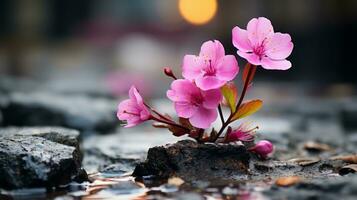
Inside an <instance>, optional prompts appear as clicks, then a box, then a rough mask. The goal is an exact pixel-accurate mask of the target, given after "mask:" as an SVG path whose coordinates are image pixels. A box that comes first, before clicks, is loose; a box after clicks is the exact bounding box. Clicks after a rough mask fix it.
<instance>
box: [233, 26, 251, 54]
mask: <svg viewBox="0 0 357 200" xmlns="http://www.w3.org/2000/svg"><path fill="white" fill-rule="evenodd" d="M232 42H233V46H235V47H236V48H237V49H239V50H240V51H243V52H248V51H252V50H253V48H252V45H251V44H250V41H249V39H248V33H247V31H246V30H244V29H241V28H239V27H238V26H236V27H234V28H233V30H232Z"/></svg>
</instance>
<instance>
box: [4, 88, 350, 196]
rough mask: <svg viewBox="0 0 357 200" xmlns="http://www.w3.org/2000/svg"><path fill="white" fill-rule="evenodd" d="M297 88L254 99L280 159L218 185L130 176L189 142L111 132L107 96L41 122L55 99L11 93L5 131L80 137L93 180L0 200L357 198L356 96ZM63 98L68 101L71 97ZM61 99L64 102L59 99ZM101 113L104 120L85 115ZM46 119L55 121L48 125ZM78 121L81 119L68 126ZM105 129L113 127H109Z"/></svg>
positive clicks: (263, 132) (144, 131) (149, 131)
mask: <svg viewBox="0 0 357 200" xmlns="http://www.w3.org/2000/svg"><path fill="white" fill-rule="evenodd" d="M267 88H268V89H267ZM272 88H273V89H272ZM299 88H300V87H297V86H296V87H295V88H294V89H291V90H285V91H286V92H285V93H283V92H281V91H282V90H281V88H280V87H279V86H276V85H275V86H274V87H257V89H256V91H255V92H254V93H255V94H253V95H254V96H258V97H261V98H262V99H266V104H265V105H264V109H263V110H262V111H261V112H260V113H259V114H257V115H255V116H254V117H251V118H248V119H247V120H248V121H251V122H252V123H253V124H254V125H258V126H259V127H260V128H259V131H258V137H259V138H260V139H269V140H271V141H272V142H273V143H274V145H275V152H274V154H273V155H272V156H271V157H270V158H269V159H268V160H265V161H262V160H259V159H257V158H253V159H252V160H251V162H250V167H249V168H250V170H249V173H248V174H246V175H243V176H242V175H241V176H227V177H221V178H215V179H213V180H212V179H210V178H209V177H210V176H209V175H207V177H208V178H203V179H196V178H195V177H190V178H187V177H184V176H182V177H178V176H175V177H171V178H169V179H161V178H158V177H155V176H145V177H141V178H134V177H133V176H131V174H132V172H133V170H134V168H135V166H136V165H137V164H138V163H140V162H143V161H144V160H145V158H146V154H147V150H148V149H149V148H150V147H153V146H158V145H165V144H167V143H175V142H176V141H178V140H182V139H185V138H177V137H174V136H172V135H170V133H169V132H166V131H164V130H157V129H154V128H152V127H150V126H148V125H147V126H141V127H138V128H135V129H123V128H120V127H119V126H117V125H114V126H113V123H117V122H116V121H112V120H111V119H110V118H108V117H107V116H110V115H111V114H113V110H112V109H110V108H108V107H110V106H107V105H115V104H116V100H114V99H112V98H108V97H106V96H104V97H103V96H101V97H95V99H96V100H93V96H92V95H84V96H83V94H81V97H80V98H77V97H76V98H72V99H70V100H67V101H70V102H73V99H77V101H78V102H79V103H78V104H80V105H81V106H82V107H83V108H85V107H86V104H84V103H82V102H87V104H88V107H90V105H91V104H92V103H91V102H92V101H93V102H96V104H95V105H96V106H95V107H94V108H93V107H92V108H90V109H87V110H86V112H85V113H81V112H82V111H81V109H78V110H76V109H75V108H74V107H73V105H72V107H70V108H68V109H67V107H66V105H62V104H60V103H53V102H52V104H51V103H50V104H47V103H46V105H45V106H43V107H45V108H46V109H47V110H50V111H51V112H46V114H44V115H41V114H38V113H41V112H42V113H43V112H44V111H43V110H41V109H42V107H41V106H38V104H40V105H41V104H43V102H47V100H48V99H47V98H51V97H48V96H53V95H47V96H46V95H40V96H41V97H40V99H42V100H40V101H39V100H38V99H39V97H38V96H37V95H34V96H31V95H28V94H27V93H25V94H26V95H27V97H28V98H29V99H30V100H31V98H32V99H33V101H28V102H25V103H23V102H21V101H19V100H18V99H17V98H18V96H19V95H15V96H16V98H15V97H14V98H15V100H13V99H12V100H11V98H8V96H9V94H10V96H11V95H14V94H13V92H12V91H10V92H9V91H6V90H5V92H3V93H2V94H3V95H2V100H1V101H2V102H11V101H13V102H15V103H12V104H11V103H10V104H9V103H5V104H4V103H3V104H2V113H3V114H2V115H3V117H2V118H3V120H2V121H3V122H2V125H3V126H10V125H11V126H23V125H26V126H31V125H60V126H65V127H69V128H74V129H77V130H80V138H81V139H80V140H81V142H80V148H81V151H82V152H83V161H82V165H83V168H84V169H85V170H86V172H87V174H88V177H89V181H85V182H83V183H77V182H74V181H72V182H71V183H69V184H64V185H60V186H57V187H52V186H51V187H47V188H44V187H40V188H32V189H1V190H0V199H56V200H67V199H68V200H70V199H183V200H188V199H336V198H340V199H356V197H357V192H356V191H357V175H355V174H354V172H355V171H357V166H356V165H355V164H356V163H357V152H356V146H357V129H356V125H357V98H355V97H354V96H353V95H354V94H355V93H354V89H353V88H352V89H351V88H349V89H348V90H347V91H348V92H347V93H346V94H342V95H340V94H339V96H332V95H330V93H329V92H326V93H327V94H328V95H329V96H328V97H327V96H326V95H321V94H318V95H311V94H315V92H316V91H319V92H321V90H320V89H314V88H313V89H311V90H308V91H304V90H301V89H299ZM325 91H326V90H325ZM327 91H330V90H327ZM350 91H352V92H350ZM17 92H18V91H17ZM41 92H43V90H41ZM20 93H23V91H20ZM46 93H47V92H46ZM268 93H269V95H267V94H268ZM277 94H279V95H277ZM76 95H77V94H76ZM60 96H61V97H63V99H67V98H69V97H68V94H66V95H63V94H60ZM277 96H279V98H277ZM81 98H82V99H85V100H81ZM4 99H5V100H4ZM9 99H10V100H9ZM43 99H44V100H43ZM56 99H60V101H61V98H58V96H56ZM64 101H66V100H64ZM38 102H40V103H38ZM88 102H89V103H88ZM103 102H106V103H103ZM32 104H36V109H37V110H36V111H33V110H31V109H30V108H32V107H31V106H32ZM153 104H155V105H158V106H160V108H161V110H167V111H168V112H172V109H171V108H170V107H171V105H170V104H168V102H166V103H165V101H163V100H156V101H154V102H153ZM8 105H11V106H14V105H22V110H24V109H29V110H30V111H31V112H32V114H33V112H38V113H37V114H35V117H38V119H40V122H39V121H31V120H27V121H26V120H23V121H21V123H20V124H16V123H15V122H14V121H13V120H12V119H13V118H8V119H11V120H8V121H7V119H6V117H7V115H8V114H6V112H8V111H7V110H6V109H8V107H7V106H8ZM29 105H30V106H29ZM53 107H54V108H53ZM12 108H13V107H12ZM39 108H41V109H39ZM52 109H53V110H54V111H52ZM4 110H5V113H4ZM74 111H76V112H74ZM18 112H20V111H18ZM31 112H30V113H31ZM96 112H98V113H100V115H98V116H97V117H88V116H87V115H91V114H94V115H95V113H96ZM114 112H115V107H114ZM26 113H27V112H24V113H21V114H22V115H26ZM68 113H70V114H68ZM43 116H45V117H43ZM48 116H55V117H52V119H48V121H46V119H47V118H46V117H48ZM74 118H75V119H80V120H78V121H76V122H73V121H72V120H70V119H74ZM29 119H30V118H29ZM59 119H60V120H59ZM41 120H42V121H41ZM43 120H45V122H44V121H43ZM46 122H48V124H46ZM11 123H13V124H11ZM57 123H58V124H57ZM88 123H90V124H88ZM101 123H104V124H108V127H111V126H113V127H114V128H111V129H109V128H108V129H106V127H104V128H103V127H102V126H101V125H100V124H101ZM85 124H87V125H88V126H86V125H85ZM89 125H90V126H89ZM88 127H89V128H88ZM0 159H1V158H0ZM198 170H199V169H198Z"/></svg>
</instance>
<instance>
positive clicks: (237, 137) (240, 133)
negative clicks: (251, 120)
mask: <svg viewBox="0 0 357 200" xmlns="http://www.w3.org/2000/svg"><path fill="white" fill-rule="evenodd" d="M257 128H258V127H255V128H249V127H248V124H241V125H240V126H239V127H238V128H237V129H235V130H233V131H232V130H230V131H227V138H226V141H227V142H235V141H242V142H251V141H253V140H254V138H255V130H256V129H257Z"/></svg>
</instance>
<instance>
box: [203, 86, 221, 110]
mask: <svg viewBox="0 0 357 200" xmlns="http://www.w3.org/2000/svg"><path fill="white" fill-rule="evenodd" d="M202 95H203V98H204V101H203V103H202V105H203V106H204V107H205V108H208V109H216V108H217V106H218V104H219V103H220V102H221V101H222V94H221V91H220V90H219V89H214V90H207V91H203V92H202Z"/></svg>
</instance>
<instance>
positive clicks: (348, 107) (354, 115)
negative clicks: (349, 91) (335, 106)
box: [341, 98, 357, 130]
mask: <svg viewBox="0 0 357 200" xmlns="http://www.w3.org/2000/svg"><path fill="white" fill-rule="evenodd" d="M356 100H357V98H355V99H351V100H350V101H347V102H345V104H344V106H343V109H342V110H341V120H342V123H343V126H344V128H345V129H346V130H357V103H356Z"/></svg>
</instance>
